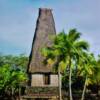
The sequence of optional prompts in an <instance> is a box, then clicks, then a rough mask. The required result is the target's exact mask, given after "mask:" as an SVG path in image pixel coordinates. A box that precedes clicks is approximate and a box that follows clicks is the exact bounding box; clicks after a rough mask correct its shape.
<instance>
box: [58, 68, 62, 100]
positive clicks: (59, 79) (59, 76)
mask: <svg viewBox="0 0 100 100" xmlns="http://www.w3.org/2000/svg"><path fill="white" fill-rule="evenodd" d="M61 83H62V82H61V74H60V67H59V68H58V84H59V100H62V95H61Z"/></svg>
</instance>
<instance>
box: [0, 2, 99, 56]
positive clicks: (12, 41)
mask: <svg viewBox="0 0 100 100" xmlns="http://www.w3.org/2000/svg"><path fill="white" fill-rule="evenodd" d="M38 8H51V9H52V13H53V16H54V20H55V24H56V31H57V33H59V32H61V31H62V30H65V32H68V31H69V29H72V28H76V29H77V31H79V32H81V33H82V39H84V40H86V41H88V42H89V43H90V51H91V52H93V53H94V54H95V55H98V54H100V0H0V53H3V54H13V55H18V54H22V53H24V54H27V55H29V54H30V51H31V45H32V40H33V36H34V31H35V27H36V20H37V17H38Z"/></svg>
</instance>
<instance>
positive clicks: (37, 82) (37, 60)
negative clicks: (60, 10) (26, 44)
mask: <svg viewBox="0 0 100 100" xmlns="http://www.w3.org/2000/svg"><path fill="white" fill-rule="evenodd" d="M53 35H56V30H55V22H54V19H53V15H52V10H51V9H47V8H40V9H39V16H38V19H37V23H36V29H35V34H34V38H33V43H32V50H31V54H30V60H29V66H28V74H29V75H30V83H31V84H30V86H31V89H32V88H34V91H35V89H36V90H41V91H42V92H40V91H37V92H39V94H38V93H37V94H35V93H36V92H35V93H34V94H33V95H34V98H49V99H51V98H52V97H57V96H58V75H57V74H54V73H53V72H52V69H53V68H52V66H49V65H45V64H44V63H43V61H44V57H43V56H42V55H41V48H43V47H49V46H51V45H52V43H53V41H52V39H51V38H50V37H51V36H53ZM40 88H42V89H40ZM44 90H45V92H44ZM36 95H37V96H36ZM47 100H48V99H47Z"/></svg>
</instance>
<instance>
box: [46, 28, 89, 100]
mask: <svg viewBox="0 0 100 100" xmlns="http://www.w3.org/2000/svg"><path fill="white" fill-rule="evenodd" d="M80 35H81V34H80V33H79V32H77V30H76V29H71V30H70V31H69V33H68V34H66V33H65V32H64V31H63V32H61V33H59V34H58V35H57V36H56V37H55V39H54V44H53V45H52V47H51V48H47V49H45V50H46V52H47V53H45V54H46V56H47V58H53V59H54V58H56V64H57V68H58V69H59V67H60V66H59V63H60V62H61V61H63V62H65V63H66V68H67V69H69V96H70V100H72V89H71V84H72V82H71V75H72V64H74V62H75V61H76V60H75V59H77V56H79V55H81V54H80V53H79V52H80V51H82V50H87V49H88V47H89V45H88V43H87V42H85V41H82V40H80Z"/></svg>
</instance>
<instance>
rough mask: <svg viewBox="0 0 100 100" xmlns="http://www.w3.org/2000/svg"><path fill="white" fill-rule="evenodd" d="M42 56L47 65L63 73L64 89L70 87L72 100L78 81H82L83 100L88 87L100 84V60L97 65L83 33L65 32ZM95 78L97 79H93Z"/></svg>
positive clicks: (74, 30)
mask: <svg viewBox="0 0 100 100" xmlns="http://www.w3.org/2000/svg"><path fill="white" fill-rule="evenodd" d="M42 54H43V55H44V56H45V58H46V59H45V63H46V64H51V65H53V66H54V69H55V70H56V71H58V72H59V70H60V72H62V75H63V78H62V81H63V82H62V83H63V86H64V88H66V89H67V87H69V98H70V100H73V97H72V86H73V84H75V83H76V84H77V83H78V82H77V79H79V78H81V79H82V80H81V81H82V87H81V89H82V88H83V92H82V98H81V100H84V97H85V91H86V87H87V86H89V85H93V84H94V83H96V82H97V80H98V82H99V78H98V77H99V75H100V72H99V70H100V67H98V66H100V60H98V65H97V61H96V59H95V57H94V55H93V54H90V51H89V44H88V42H86V41H84V40H82V39H81V33H79V32H78V31H77V30H76V29H71V30H70V31H69V32H68V33H65V32H64V31H63V32H61V33H59V34H57V35H56V36H55V38H54V43H53V45H52V46H51V47H47V48H43V49H42ZM96 69H98V73H97V72H96V71H97V70H96ZM95 77H96V79H93V78H95ZM68 79H69V80H68ZM68 83H69V86H68Z"/></svg>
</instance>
